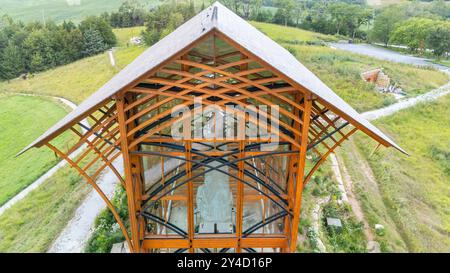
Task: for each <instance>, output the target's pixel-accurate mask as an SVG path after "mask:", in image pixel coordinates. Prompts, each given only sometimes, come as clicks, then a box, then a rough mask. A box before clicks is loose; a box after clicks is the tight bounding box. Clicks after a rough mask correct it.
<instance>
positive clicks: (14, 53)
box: [0, 16, 116, 80]
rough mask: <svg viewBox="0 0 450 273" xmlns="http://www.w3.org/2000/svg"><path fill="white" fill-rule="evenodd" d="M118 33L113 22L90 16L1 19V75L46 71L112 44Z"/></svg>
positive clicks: (6, 17) (109, 46)
mask: <svg viewBox="0 0 450 273" xmlns="http://www.w3.org/2000/svg"><path fill="white" fill-rule="evenodd" d="M115 44H116V37H115V35H114V33H113V32H112V28H111V26H110V24H109V23H108V22H107V21H106V20H104V19H103V18H101V17H96V16H90V17H87V18H86V19H85V20H83V21H82V22H80V23H79V24H78V25H75V24H74V23H73V22H70V21H69V22H63V23H62V24H59V25H57V24H55V23H54V22H50V21H48V22H45V23H39V22H32V23H28V24H24V23H22V22H20V21H19V22H16V21H14V20H12V19H11V18H9V17H8V16H3V17H2V18H1V19H0V79H4V80H5V79H12V78H15V77H17V76H19V75H22V74H24V73H34V72H39V71H44V70H47V69H49V68H52V67H55V66H59V65H63V64H67V63H70V62H73V61H75V60H78V59H80V58H83V57H87V56H92V55H95V54H97V53H99V52H103V51H104V50H106V49H108V48H111V47H112V46H114V45H115Z"/></svg>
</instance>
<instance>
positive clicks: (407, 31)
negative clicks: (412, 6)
mask: <svg viewBox="0 0 450 273" xmlns="http://www.w3.org/2000/svg"><path fill="white" fill-rule="evenodd" d="M435 24H436V21H434V20H431V19H426V18H411V19H408V20H406V21H405V22H402V23H401V24H399V25H398V26H397V27H396V28H395V30H394V31H393V32H392V35H391V38H390V41H391V42H393V43H398V44H402V45H406V46H408V47H409V49H410V50H411V51H416V50H420V51H421V52H423V51H424V49H425V41H426V39H427V37H428V34H429V32H430V30H431V29H432V28H433V26H434V25H435Z"/></svg>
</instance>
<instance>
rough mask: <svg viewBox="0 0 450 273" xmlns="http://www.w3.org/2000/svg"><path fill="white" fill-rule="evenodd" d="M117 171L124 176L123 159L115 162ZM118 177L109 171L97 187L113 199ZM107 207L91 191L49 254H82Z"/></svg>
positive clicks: (95, 193)
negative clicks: (98, 218) (96, 222)
mask: <svg viewBox="0 0 450 273" xmlns="http://www.w3.org/2000/svg"><path fill="white" fill-rule="evenodd" d="M113 165H114V167H115V168H116V169H117V171H118V172H119V173H121V174H123V163H122V157H118V158H117V159H116V160H115V161H114V162H113ZM117 182H118V181H117V177H116V176H115V174H114V173H113V172H112V171H111V170H109V168H108V171H105V172H103V173H102V175H101V176H100V177H99V178H98V179H97V185H98V186H99V187H100V189H102V191H103V192H104V193H105V195H106V196H107V197H108V198H109V199H111V198H112V197H113V195H114V190H115V186H116V183H117ZM105 207H106V204H105V202H104V201H103V199H102V198H101V197H100V195H99V194H97V192H96V191H95V190H91V192H90V193H89V194H88V196H87V197H86V199H84V201H83V202H82V203H81V205H80V206H79V207H78V209H77V210H76V211H75V215H74V217H73V218H72V219H71V220H70V221H69V222H68V223H67V225H66V227H65V228H64V229H63V231H62V232H61V233H60V235H59V236H58V237H57V238H56V239H55V241H54V242H53V244H52V245H51V246H50V249H49V250H48V252H49V253H80V252H83V250H84V248H85V247H86V243H87V241H88V240H89V238H90V237H91V235H92V232H93V231H94V226H95V225H94V224H95V219H96V218H97V216H98V215H99V213H100V212H101V211H102V210H103V209H104V208H105Z"/></svg>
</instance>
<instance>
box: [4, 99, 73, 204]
mask: <svg viewBox="0 0 450 273" xmlns="http://www.w3.org/2000/svg"><path fill="white" fill-rule="evenodd" d="M0 103H1V105H2V107H1V108H0V139H1V142H0V205H2V204H4V203H5V202H6V201H8V200H9V199H10V198H12V197H13V196H15V195H16V194H17V193H19V192H20V191H21V190H23V189H24V188H25V187H27V186H28V185H29V184H31V183H32V182H33V181H34V180H36V179H37V178H39V176H41V175H42V174H43V173H45V172H46V171H47V170H48V169H50V168H51V167H52V166H53V165H55V164H56V162H57V161H56V158H55V156H54V154H53V152H51V151H50V150H48V149H32V150H30V151H29V152H27V153H26V154H25V155H22V156H20V157H17V158H15V157H14V156H15V155H16V153H18V152H19V151H20V150H21V149H23V148H25V147H26V146H27V145H28V144H30V143H31V141H33V140H34V139H35V138H36V137H38V136H39V135H41V134H42V133H43V132H44V131H45V130H47V129H48V128H49V127H50V126H52V125H53V124H54V123H56V122H57V121H58V120H59V119H61V118H62V117H64V115H66V114H67V110H66V109H65V108H64V107H63V105H60V104H58V103H56V102H54V101H52V100H50V99H45V98H39V97H29V96H28V97H24V96H6V95H0ZM69 137H70V136H69V135H64V136H62V137H61V139H59V140H58V141H57V142H59V144H61V143H64V142H66V141H68V140H69Z"/></svg>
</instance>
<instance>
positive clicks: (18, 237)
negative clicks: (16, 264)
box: [0, 148, 91, 252]
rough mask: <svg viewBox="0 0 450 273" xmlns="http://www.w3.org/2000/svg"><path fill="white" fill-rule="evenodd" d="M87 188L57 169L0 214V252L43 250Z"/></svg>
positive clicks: (68, 171) (71, 172)
mask: <svg viewBox="0 0 450 273" xmlns="http://www.w3.org/2000/svg"><path fill="white" fill-rule="evenodd" d="M41 150H45V148H44V149H41ZM90 189H91V187H90V186H89V185H88V184H87V183H86V182H85V181H84V180H83V179H82V178H81V177H80V176H78V175H77V174H76V171H74V170H73V169H69V167H64V168H62V169H60V170H59V171H58V172H57V173H56V174H55V175H53V176H52V177H51V178H49V179H48V180H46V181H45V182H44V183H43V184H42V185H41V186H40V187H39V188H37V189H36V190H34V191H32V192H31V193H30V194H29V195H28V196H27V197H26V198H25V199H22V200H21V201H19V202H18V203H17V204H15V205H14V206H13V207H12V208H10V209H8V210H7V211H5V213H4V214H2V215H1V216H0V252H45V251H47V249H48V248H49V247H50V245H51V243H52V242H53V240H54V239H55V238H56V237H57V236H58V235H59V233H60V232H61V230H62V229H63V228H64V227H65V226H66V225H67V222H68V221H69V220H70V219H72V217H73V214H74V212H75V210H76V208H77V207H78V206H79V205H80V202H81V200H83V199H84V197H85V196H86V194H87V193H88V192H89V190H90Z"/></svg>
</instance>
